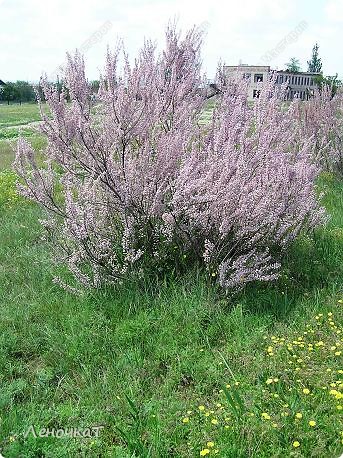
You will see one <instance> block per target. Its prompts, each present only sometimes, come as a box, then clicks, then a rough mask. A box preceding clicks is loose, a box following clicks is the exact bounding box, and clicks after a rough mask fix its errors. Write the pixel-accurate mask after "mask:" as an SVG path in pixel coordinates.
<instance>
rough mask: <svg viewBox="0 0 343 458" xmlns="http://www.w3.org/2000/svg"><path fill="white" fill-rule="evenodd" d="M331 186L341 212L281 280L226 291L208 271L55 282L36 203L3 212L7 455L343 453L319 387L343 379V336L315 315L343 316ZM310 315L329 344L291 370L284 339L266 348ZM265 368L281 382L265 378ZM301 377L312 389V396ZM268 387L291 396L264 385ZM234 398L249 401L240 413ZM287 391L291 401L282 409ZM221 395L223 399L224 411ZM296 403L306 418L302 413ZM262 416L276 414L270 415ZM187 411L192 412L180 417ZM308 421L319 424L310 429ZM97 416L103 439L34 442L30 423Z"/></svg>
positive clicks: (0, 278)
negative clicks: (92, 286)
mask: <svg viewBox="0 0 343 458" xmlns="http://www.w3.org/2000/svg"><path fill="white" fill-rule="evenodd" d="M321 187H322V188H326V189H327V193H328V194H327V197H326V201H325V203H326V205H327V208H328V209H329V211H330V213H331V215H332V219H331V221H330V223H329V224H328V227H327V228H326V229H323V230H321V231H318V233H317V234H316V238H315V241H311V240H304V241H302V242H301V243H300V242H299V244H298V246H296V247H294V251H293V252H292V253H290V255H289V259H288V260H287V263H286V265H287V268H286V269H285V273H284V275H283V277H282V278H281V279H280V281H279V282H278V283H277V284H274V285H264V286H258V287H256V286H255V287H251V288H249V289H247V290H246V291H245V292H244V293H242V294H241V295H240V296H238V297H236V298H233V299H231V300H227V299H224V298H223V297H221V296H220V295H218V293H217V292H216V290H215V288H213V287H212V286H211V284H210V283H209V282H208V280H207V279H206V278H204V276H203V275H202V274H201V273H199V272H190V273H189V275H188V276H186V277H183V278H179V279H173V280H171V279H169V281H166V282H165V283H159V284H158V285H156V284H152V283H147V284H145V285H144V287H143V286H142V285H138V284H132V283H130V284H124V285H122V286H121V287H118V288H117V289H116V290H115V291H113V290H108V291H100V292H97V293H94V294H88V295H84V296H81V297H74V296H72V295H70V294H68V293H66V292H64V291H62V290H60V289H59V288H58V287H57V286H54V285H53V284H52V281H51V280H52V277H53V275H54V267H53V265H52V264H51V262H50V260H49V253H48V249H47V246H46V245H45V243H44V242H42V240H41V229H40V226H39V225H38V223H37V218H38V217H39V214H40V212H39V210H38V209H37V208H36V207H35V206H32V205H28V204H16V205H11V204H10V205H9V206H8V207H7V208H5V209H3V210H2V213H1V216H0V217H1V225H0V266H1V267H0V285H1V286H0V303H1V324H0V327H1V332H0V335H1V338H0V346H1V347H0V361H1V363H0V364H1V370H0V374H1V375H0V380H1V386H2V389H1V392H0V407H1V433H0V437H1V439H0V440H1V447H2V453H3V454H4V456H5V457H6V458H7V457H16V458H17V457H25V458H26V457H39V456H44V457H65V456H73V457H74V456H75V457H78V456H80V457H82V456H90V457H97V456H101V457H112V456H115V457H117V456H118V457H130V456H152V457H168V456H175V457H179V456H184V457H193V456H199V452H200V450H202V449H204V450H206V447H207V446H206V443H207V442H208V441H214V443H215V448H213V450H215V449H216V448H217V447H218V450H219V454H218V456H225V457H226V456H228V457H230V456H232V457H246V456H251V457H267V456H271V455H270V453H271V450H273V453H275V455H273V456H283V455H285V456H290V453H291V451H292V442H293V441H295V440H298V441H299V442H300V444H301V446H300V447H299V449H294V453H295V454H296V455H297V456H320V457H326V456H327V457H333V456H337V457H338V456H339V453H340V452H342V446H341V442H340V438H339V431H340V430H341V429H342V424H341V423H339V418H338V416H339V413H340V412H339V411H338V410H337V409H336V404H338V403H336V404H335V402H334V399H333V397H332V396H330V395H328V393H327V391H324V390H323V389H322V388H321V387H322V386H327V387H329V383H333V382H334V381H337V378H338V377H340V376H339V375H338V374H337V372H335V371H337V370H338V369H341V366H339V364H338V363H339V362H340V363H341V362H342V361H341V360H340V358H339V357H336V356H332V352H331V353H330V351H329V349H328V348H329V347H330V346H331V345H333V342H334V341H335V342H336V340H337V336H335V334H334V332H336V330H332V329H331V327H330V326H329V325H327V324H326V325H325V326H323V327H322V328H319V329H318V328H317V326H318V325H317V324H313V323H316V320H315V315H316V314H318V313H322V314H324V315H326V314H327V313H328V312H333V313H334V317H335V323H336V324H337V325H338V326H339V323H340V320H341V319H342V316H343V313H342V312H343V305H342V304H339V303H338V302H337V300H338V299H340V298H341V297H342V295H341V293H342V278H343V272H342V269H343V267H342V266H343V250H342V243H343V228H342V226H343V221H342V210H343V187H342V184H341V183H339V182H337V181H335V180H334V179H333V178H331V177H326V178H325V179H324V178H323V180H322V183H321ZM307 325H310V326H311V327H313V328H314V329H315V335H314V336H313V337H312V336H311V338H312V339H313V342H316V341H318V340H319V339H320V340H322V341H324V343H325V347H324V349H322V348H320V349H316V358H315V360H314V361H313V364H312V363H311V364H312V365H311V367H310V369H309V368H308V367H307V368H306V369H303V367H302V366H303V365H301V371H300V373H299V374H296V375H295V374H293V373H287V371H286V369H289V364H288V360H289V359H290V353H289V352H288V351H285V350H284V349H282V348H280V349H279V350H278V351H276V350H275V355H274V356H272V357H270V356H268V351H267V350H266V349H267V348H268V346H269V345H271V342H272V340H271V336H272V335H275V336H277V337H279V338H282V337H283V338H285V339H286V342H289V341H292V340H294V338H295V336H300V335H301V336H304V334H303V332H304V331H307V328H306V326H307ZM337 329H338V328H337ZM317 350H318V351H317ZM297 351H298V350H297ZM301 351H302V350H301V349H299V351H298V353H301ZM321 351H323V353H320V352H321ZM328 354H330V356H328ZM298 357H299V358H300V357H301V356H299V355H298ZM302 358H303V359H304V360H305V357H304V356H302ZM339 360H340V361H339ZM328 368H330V369H332V372H331V373H327V372H326V369H328ZM269 377H278V378H279V380H280V382H279V383H275V384H274V383H273V384H271V385H270V386H269V385H266V383H265V381H266V380H267V379H268V378H269ZM235 380H237V381H239V383H240V384H239V386H238V387H237V388H235V390H236V391H237V393H238V398H234V402H233V404H232V402H230V398H229V397H228V398H226V397H225V393H224V394H223V393H220V390H221V389H222V388H223V386H225V384H226V383H229V384H233V383H234V381H235ZM296 380H301V382H296ZM297 384H299V388H301V389H302V387H304V386H306V387H309V388H310V389H311V393H314V396H310V397H306V396H305V395H302V394H301V390H300V391H299V390H297ZM266 388H268V390H269V391H268V392H271V393H273V392H274V391H273V390H276V391H275V392H276V393H279V394H280V396H281V400H280V399H274V398H272V397H271V396H269V395H268V393H265V392H263V391H262V390H263V389H266ZM286 388H287V390H286ZM288 388H292V390H293V391H290V392H288ZM329 389H331V388H329ZM277 390H278V391H277ZM126 396H127V397H128V399H129V400H130V402H131V401H132V404H130V402H129V401H128V400H127V398H126ZM235 399H236V401H235ZM237 399H240V400H241V402H242V405H243V407H239V408H238V414H237V412H236V410H235V409H237V408H235V407H234V406H235V405H236V404H237V405H238V406H239V404H240V403H239V402H238V401H237ZM281 402H282V404H288V405H289V408H287V409H286V408H285V409H284V412H287V413H288V415H287V417H285V418H283V417H281V413H282V412H283V411H281V410H280V409H281V408H280V405H281V404H280V403H281ZM216 403H220V404H222V406H224V408H225V410H224V411H221V409H219V411H218V408H217V407H216ZM199 405H204V406H206V411H208V412H210V411H211V410H214V414H215V415H216V417H215V418H216V419H218V420H219V424H218V425H213V424H212V423H211V421H208V420H207V417H205V413H206V411H205V413H204V415H201V412H200V411H199V413H196V411H197V410H198V406H199ZM187 411H192V413H191V414H187ZM296 412H301V413H302V414H303V418H304V419H303V420H302V421H300V420H299V421H297V423H294V421H295V420H294V415H295V413H296ZM251 413H254V417H250V414H251ZM261 413H267V414H268V415H270V416H271V420H263V419H261V418H260V416H261ZM187 417H188V418H190V421H189V422H188V423H183V421H182V419H183V418H187ZM228 417H229V418H230V420H229V422H228V424H229V425H230V427H229V429H225V426H224V425H225V424H226V423H225V418H228ZM212 418H213V414H210V417H209V419H210V420H211V419H212ZM311 419H314V420H315V421H316V423H317V425H316V427H315V428H311V427H309V426H308V421H309V420H311ZM273 423H277V424H278V427H277V428H274V427H273V426H272V424H273ZM99 424H101V425H104V426H105V428H104V430H103V431H102V434H101V435H100V437H99V438H94V439H70V438H64V439H56V438H52V437H47V438H45V437H42V438H34V437H33V436H29V437H28V438H26V439H24V433H25V432H26V431H27V429H28V428H29V426H30V425H35V427H36V429H37V430H39V429H40V428H43V427H49V428H53V427H55V428H60V427H75V428H76V427H90V426H94V425H99ZM211 450H212V449H211ZM134 453H135V454H134ZM211 453H212V454H214V451H211Z"/></svg>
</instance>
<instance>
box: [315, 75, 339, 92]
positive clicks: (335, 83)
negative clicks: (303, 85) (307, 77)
mask: <svg viewBox="0 0 343 458" xmlns="http://www.w3.org/2000/svg"><path fill="white" fill-rule="evenodd" d="M314 81H315V83H316V85H317V86H318V88H319V90H321V89H322V88H324V87H326V86H329V87H331V93H332V97H333V96H334V95H335V94H336V93H337V90H338V89H339V88H340V87H342V81H341V80H339V79H338V74H337V73H336V75H335V76H323V75H318V76H315V78H314Z"/></svg>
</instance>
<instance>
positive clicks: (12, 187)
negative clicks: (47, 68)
mask: <svg viewBox="0 0 343 458" xmlns="http://www.w3.org/2000/svg"><path fill="white" fill-rule="evenodd" d="M16 181H17V175H16V174H15V173H14V172H12V171H10V170H6V171H2V172H0V209H1V208H2V207H11V206H13V205H14V204H16V203H17V202H20V201H22V200H23V199H22V197H20V196H19V194H18V193H17V190H16Z"/></svg>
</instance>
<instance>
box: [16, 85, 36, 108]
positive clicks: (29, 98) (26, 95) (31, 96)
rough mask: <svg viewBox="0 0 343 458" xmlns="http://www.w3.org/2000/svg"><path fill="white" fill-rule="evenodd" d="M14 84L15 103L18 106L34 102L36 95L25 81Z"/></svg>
mask: <svg viewBox="0 0 343 458" xmlns="http://www.w3.org/2000/svg"><path fill="white" fill-rule="evenodd" d="M14 84H15V87H16V90H17V97H16V99H17V100H16V101H18V102H19V103H20V104H21V103H22V102H33V101H35V100H36V95H35V91H34V89H33V86H32V85H31V84H29V83H28V82H27V81H17V82H16V83H14Z"/></svg>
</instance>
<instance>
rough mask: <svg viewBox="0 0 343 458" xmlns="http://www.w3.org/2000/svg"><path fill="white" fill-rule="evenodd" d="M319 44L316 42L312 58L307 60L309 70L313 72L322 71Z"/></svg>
mask: <svg viewBox="0 0 343 458" xmlns="http://www.w3.org/2000/svg"><path fill="white" fill-rule="evenodd" d="M318 50H319V46H318V43H316V44H315V45H314V46H313V49H312V56H311V59H310V60H308V61H307V65H308V71H309V72H312V73H320V72H321V71H322V60H321V58H320V57H319V55H318Z"/></svg>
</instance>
